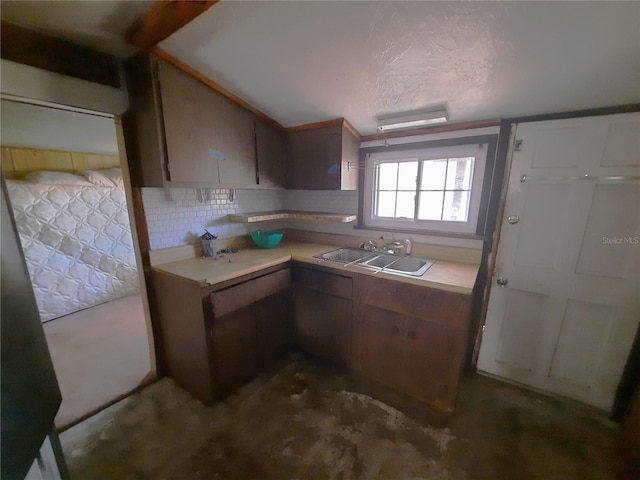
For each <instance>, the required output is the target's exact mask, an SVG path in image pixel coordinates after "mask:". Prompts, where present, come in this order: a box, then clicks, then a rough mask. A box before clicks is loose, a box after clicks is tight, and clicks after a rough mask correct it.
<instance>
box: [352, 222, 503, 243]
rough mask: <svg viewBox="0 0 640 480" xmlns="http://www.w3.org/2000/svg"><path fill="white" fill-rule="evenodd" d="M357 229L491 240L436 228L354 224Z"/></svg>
mask: <svg viewBox="0 0 640 480" xmlns="http://www.w3.org/2000/svg"><path fill="white" fill-rule="evenodd" d="M353 228H354V229H356V230H372V231H377V232H390V233H406V234H411V233H413V234H415V235H428V236H432V237H450V238H465V239H468V240H483V241H487V240H490V237H488V236H487V235H478V234H476V233H458V232H440V231H434V230H415V229H409V228H389V227H375V226H371V225H354V226H353Z"/></svg>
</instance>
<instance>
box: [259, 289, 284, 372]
mask: <svg viewBox="0 0 640 480" xmlns="http://www.w3.org/2000/svg"><path fill="white" fill-rule="evenodd" d="M254 308H255V314H256V332H257V340H258V349H257V352H258V355H257V359H258V362H259V365H260V366H261V368H265V367H266V368H268V367H271V366H273V365H274V364H276V363H277V362H278V361H279V360H280V359H282V358H283V357H284V356H286V355H287V354H288V353H289V352H291V351H292V350H293V347H294V338H293V321H292V320H293V315H292V306H291V292H290V290H288V289H287V290H285V291H282V292H280V293H277V294H275V295H271V296H269V297H267V298H265V299H263V300H260V301H258V302H256V303H255V304H254Z"/></svg>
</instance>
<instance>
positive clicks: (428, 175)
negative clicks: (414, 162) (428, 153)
mask: <svg viewBox="0 0 640 480" xmlns="http://www.w3.org/2000/svg"><path fill="white" fill-rule="evenodd" d="M446 172H447V160H446V159H439V160H427V161H425V162H422V184H421V185H420V190H444V177H445V174H446Z"/></svg>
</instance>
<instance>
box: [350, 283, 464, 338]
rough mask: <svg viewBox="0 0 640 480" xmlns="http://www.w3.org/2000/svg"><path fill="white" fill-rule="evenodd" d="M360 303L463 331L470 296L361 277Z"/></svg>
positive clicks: (359, 286) (359, 287)
mask: <svg viewBox="0 0 640 480" xmlns="http://www.w3.org/2000/svg"><path fill="white" fill-rule="evenodd" d="M358 290H359V292H360V301H361V302H362V303H363V304H365V305H372V306H374V307H379V308H384V309H386V310H390V311H392V312H396V313H402V314H404V315H409V316H412V317H416V318H420V319H422V320H426V321H429V322H435V323H441V324H443V325H447V326H449V327H452V328H463V329H465V328H467V325H468V321H469V312H470V311H471V296H470V295H462V294H460V293H455V292H447V291H445V290H438V289H434V288H428V287H420V286H418V285H409V284H406V283H402V282H394V281H392V280H387V279H381V278H371V277H367V278H363V279H362V280H361V281H360V283H359V285H358Z"/></svg>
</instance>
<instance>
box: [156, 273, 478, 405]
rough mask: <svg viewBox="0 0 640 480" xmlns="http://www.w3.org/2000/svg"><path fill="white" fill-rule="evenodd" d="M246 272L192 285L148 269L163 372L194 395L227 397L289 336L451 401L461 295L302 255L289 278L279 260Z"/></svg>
mask: <svg viewBox="0 0 640 480" xmlns="http://www.w3.org/2000/svg"><path fill="white" fill-rule="evenodd" d="M340 273H342V272H340ZM250 277H251V278H245V279H244V280H243V279H239V280H238V281H237V282H236V283H233V284H232V285H228V286H226V287H224V286H218V287H200V286H199V285H198V284H197V283H195V282H192V281H188V280H186V279H183V278H180V277H176V276H173V275H170V274H167V273H164V272H161V271H157V270H155V271H154V276H153V279H154V287H155V292H156V295H157V299H156V300H157V307H158V308H157V310H158V318H159V320H160V329H161V332H160V333H161V339H162V340H161V341H162V347H163V353H164V355H163V357H164V360H165V361H166V364H167V369H168V374H169V375H170V376H171V377H172V378H174V379H175V380H176V381H177V382H178V383H179V384H180V385H182V386H183V387H184V388H186V389H187V390H189V391H190V392H191V393H193V394H194V395H195V396H197V397H198V398H200V399H201V400H203V401H205V402H210V401H213V400H216V399H220V398H223V397H225V396H226V395H228V394H230V393H232V392H233V391H234V390H236V389H237V388H238V387H240V386H242V385H244V384H245V383H247V382H249V381H250V380H251V379H253V378H254V377H255V376H256V375H257V374H258V373H259V372H260V371H263V370H265V369H267V368H269V367H270V366H272V365H274V364H275V363H276V362H277V361H278V360H279V359H281V358H282V357H283V356H285V355H286V354H287V353H289V352H291V351H292V350H293V349H294V347H296V346H297V348H298V349H299V350H301V351H302V352H305V353H309V354H311V355H313V356H314V357H317V358H319V359H322V360H325V361H327V362H328V363H331V364H333V365H337V366H340V367H344V368H349V369H353V370H355V371H357V372H359V373H360V374H362V375H363V376H365V377H367V378H370V379H372V380H375V381H378V382H380V383H382V384H385V385H387V386H390V387H392V388H394V389H396V390H398V391H400V392H402V393H406V394H408V395H411V396H413V397H416V398H418V399H420V400H422V401H424V402H426V403H428V404H429V405H432V406H434V407H437V408H440V409H443V410H453V408H454V405H455V400H456V395H457V390H458V383H459V381H460V376H461V373H462V364H463V359H464V352H465V345H466V338H467V331H468V325H469V312H470V303H471V297H470V296H469V295H463V294H459V293H453V292H448V291H443V290H437V289H433V288H428V287H423V286H417V285H412V284H408V283H404V282H397V281H393V280H386V279H381V278H376V277H373V276H369V275H359V274H355V273H354V274H351V273H345V274H344V275H339V274H335V273H331V272H330V271H328V269H327V268H324V267H315V266H312V265H307V264H300V265H297V264H296V266H295V267H294V269H293V278H292V270H291V269H290V268H287V267H285V268H283V267H282V266H281V267H271V268H269V269H266V270H265V271H264V272H263V273H256V274H252V275H251V276H250ZM292 284H293V298H292V289H291V286H292Z"/></svg>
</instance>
